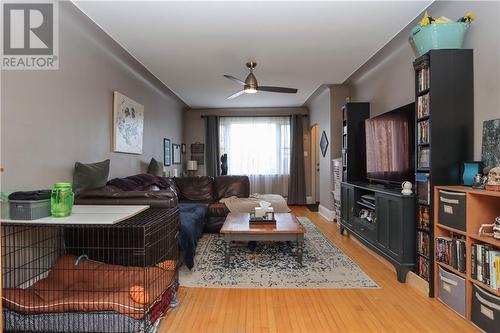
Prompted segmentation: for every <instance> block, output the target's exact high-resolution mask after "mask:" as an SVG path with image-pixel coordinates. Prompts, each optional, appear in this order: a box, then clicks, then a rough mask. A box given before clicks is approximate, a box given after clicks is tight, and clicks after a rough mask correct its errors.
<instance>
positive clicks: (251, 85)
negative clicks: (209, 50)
mask: <svg viewBox="0 0 500 333" xmlns="http://www.w3.org/2000/svg"><path fill="white" fill-rule="evenodd" d="M246 66H247V67H248V70H250V73H249V74H248V76H247V78H246V79H245V81H242V80H240V79H237V78H235V77H234V76H231V75H224V77H226V78H228V79H229V80H232V81H234V82H236V83H238V84H241V85H242V86H243V90H240V91H238V92H237V93H234V94H232V95H231V96H229V97H228V98H226V99H233V98H235V97H238V96H239V95H241V94H243V93H246V94H255V93H256V92H258V91H268V92H276V93H285V94H295V93H297V89H294V88H285V87H274V86H259V85H258V84H257V79H256V78H255V75H253V71H254V69H255V67H256V66H257V63H256V62H253V61H250V62H247V63H246Z"/></svg>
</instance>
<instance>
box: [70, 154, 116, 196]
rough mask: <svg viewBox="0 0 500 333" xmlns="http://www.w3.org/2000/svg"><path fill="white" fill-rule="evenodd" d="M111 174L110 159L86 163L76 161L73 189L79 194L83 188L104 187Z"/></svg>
mask: <svg viewBox="0 0 500 333" xmlns="http://www.w3.org/2000/svg"><path fill="white" fill-rule="evenodd" d="M108 176H109V160H104V161H102V162H97V163H91V164H84V163H80V162H76V163H75V171H74V172H73V191H74V192H75V194H76V195H78V194H79V193H80V192H82V191H83V190H92V189H96V188H100V187H104V186H105V185H106V182H107V181H108Z"/></svg>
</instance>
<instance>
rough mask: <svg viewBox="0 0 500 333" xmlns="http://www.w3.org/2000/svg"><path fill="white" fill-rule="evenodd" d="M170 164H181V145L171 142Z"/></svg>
mask: <svg viewBox="0 0 500 333" xmlns="http://www.w3.org/2000/svg"><path fill="white" fill-rule="evenodd" d="M172 164H181V145H179V144H177V143H172Z"/></svg>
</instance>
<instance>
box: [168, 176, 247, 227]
mask: <svg viewBox="0 0 500 333" xmlns="http://www.w3.org/2000/svg"><path fill="white" fill-rule="evenodd" d="M172 187H173V190H174V191H175V192H177V198H178V200H179V203H203V204H207V205H208V221H207V223H206V225H205V229H204V231H205V232H212V233H213V232H219V230H220V228H221V227H222V225H223V224H224V220H225V219H226V216H227V214H228V213H229V210H228V209H227V207H226V205H225V204H223V203H220V202H219V200H220V199H222V198H228V197H231V196H236V197H238V198H248V197H249V195H250V181H249V179H248V177H247V176H219V177H215V178H213V177H207V176H202V177H180V178H173V186H172Z"/></svg>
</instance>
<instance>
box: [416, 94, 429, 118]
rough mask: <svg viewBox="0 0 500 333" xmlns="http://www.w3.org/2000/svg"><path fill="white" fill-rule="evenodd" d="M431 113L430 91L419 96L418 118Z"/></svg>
mask: <svg viewBox="0 0 500 333" xmlns="http://www.w3.org/2000/svg"><path fill="white" fill-rule="evenodd" d="M428 115H429V93H427V94H425V95H422V96H418V98H417V118H418V119H421V118H423V117H427V116H428Z"/></svg>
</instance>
